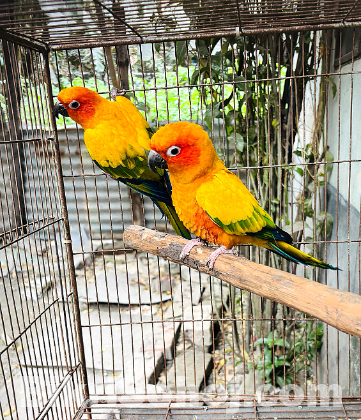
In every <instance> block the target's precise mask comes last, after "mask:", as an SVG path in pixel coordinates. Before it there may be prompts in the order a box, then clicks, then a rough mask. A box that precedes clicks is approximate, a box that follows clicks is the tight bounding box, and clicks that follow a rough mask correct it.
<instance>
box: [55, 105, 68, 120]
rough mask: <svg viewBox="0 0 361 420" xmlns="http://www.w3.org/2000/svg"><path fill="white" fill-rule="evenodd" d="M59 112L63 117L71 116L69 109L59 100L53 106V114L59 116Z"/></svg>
mask: <svg viewBox="0 0 361 420" xmlns="http://www.w3.org/2000/svg"><path fill="white" fill-rule="evenodd" d="M59 114H60V115H62V116H63V117H69V114H68V111H67V110H66V109H65V106H64V105H63V104H62V103H61V102H57V103H56V104H55V105H54V108H53V115H54V117H55V118H59Z"/></svg>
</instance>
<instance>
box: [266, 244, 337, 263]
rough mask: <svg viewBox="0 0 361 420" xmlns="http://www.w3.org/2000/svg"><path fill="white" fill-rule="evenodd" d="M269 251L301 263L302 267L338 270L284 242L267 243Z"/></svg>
mask: <svg viewBox="0 0 361 420" xmlns="http://www.w3.org/2000/svg"><path fill="white" fill-rule="evenodd" d="M268 245H269V247H270V249H271V250H272V251H274V252H275V253H276V254H278V255H281V257H283V258H286V259H287V260H289V261H292V262H295V263H301V264H304V265H313V266H314V267H321V268H326V269H327V268H328V269H330V270H340V269H339V268H338V267H333V266H332V265H330V264H326V263H325V262H323V261H320V260H317V259H316V258H313V257H311V256H310V255H308V254H305V253H304V252H302V251H300V250H298V249H297V248H295V247H294V246H292V245H290V244H287V243H286V242H282V241H277V242H274V243H271V242H269V243H268Z"/></svg>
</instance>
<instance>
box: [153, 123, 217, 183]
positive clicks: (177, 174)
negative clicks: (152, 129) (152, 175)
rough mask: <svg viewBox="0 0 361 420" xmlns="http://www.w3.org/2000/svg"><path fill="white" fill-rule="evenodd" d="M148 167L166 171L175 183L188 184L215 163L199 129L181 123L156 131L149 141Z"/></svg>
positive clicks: (206, 140) (199, 127)
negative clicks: (166, 169) (165, 169)
mask: <svg viewBox="0 0 361 420" xmlns="http://www.w3.org/2000/svg"><path fill="white" fill-rule="evenodd" d="M150 148H151V149H152V151H151V152H150V153H149V156H148V163H149V167H150V168H151V169H152V170H155V167H160V168H168V170H169V173H170V175H171V176H172V177H174V178H175V179H176V180H177V182H180V183H183V184H187V183H190V182H192V181H194V180H195V179H197V178H199V177H200V176H202V175H204V174H205V173H207V171H209V169H210V168H212V166H213V165H214V163H215V161H216V160H218V157H217V153H216V151H215V150H214V147H213V145H212V142H211V140H210V138H209V137H208V134H207V133H206V132H205V131H204V130H203V129H202V127H201V126H199V125H197V124H194V123H189V122H186V121H180V122H176V123H170V124H167V125H165V126H164V127H162V128H161V129H160V130H158V131H157V132H156V133H155V134H154V135H153V137H152V138H151V140H150Z"/></svg>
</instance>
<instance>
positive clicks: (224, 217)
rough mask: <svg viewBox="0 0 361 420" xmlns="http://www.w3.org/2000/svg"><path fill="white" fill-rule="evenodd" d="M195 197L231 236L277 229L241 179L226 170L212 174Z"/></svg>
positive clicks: (215, 221)
mask: <svg viewBox="0 0 361 420" xmlns="http://www.w3.org/2000/svg"><path fill="white" fill-rule="evenodd" d="M196 200H197V203H198V204H199V205H200V206H201V207H202V209H203V210H204V211H205V212H206V213H207V215H208V216H209V217H210V218H211V219H212V220H213V222H214V223H215V224H216V225H218V226H219V227H220V228H221V229H223V230H224V231H225V232H226V233H228V234H230V235H245V234H252V233H253V234H256V233H258V232H265V230H266V229H267V228H269V229H271V230H273V229H276V225H275V224H274V222H273V220H272V219H271V216H269V214H268V213H267V212H266V211H265V210H263V209H262V208H261V207H260V205H259V204H258V202H257V200H256V199H255V198H254V197H253V195H252V194H251V193H250V192H249V191H248V190H247V188H246V187H245V186H244V184H243V183H242V181H241V180H240V179H239V178H238V177H237V176H236V175H234V174H232V173H231V172H229V171H227V170H222V171H220V172H218V173H216V174H214V175H213V177H212V178H211V179H210V180H209V181H207V182H205V183H204V184H202V185H201V187H200V188H198V190H197V194H196ZM265 228H266V229H265ZM267 230H268V229H267Z"/></svg>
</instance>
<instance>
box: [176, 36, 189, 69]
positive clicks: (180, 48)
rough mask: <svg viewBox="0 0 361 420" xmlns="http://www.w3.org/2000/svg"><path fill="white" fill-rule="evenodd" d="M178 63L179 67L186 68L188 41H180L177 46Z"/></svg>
mask: <svg viewBox="0 0 361 420" xmlns="http://www.w3.org/2000/svg"><path fill="white" fill-rule="evenodd" d="M176 46H177V49H176V51H177V53H176V56H177V63H178V66H183V67H185V65H186V62H185V61H186V55H187V42H186V41H178V42H177V44H176Z"/></svg>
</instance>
